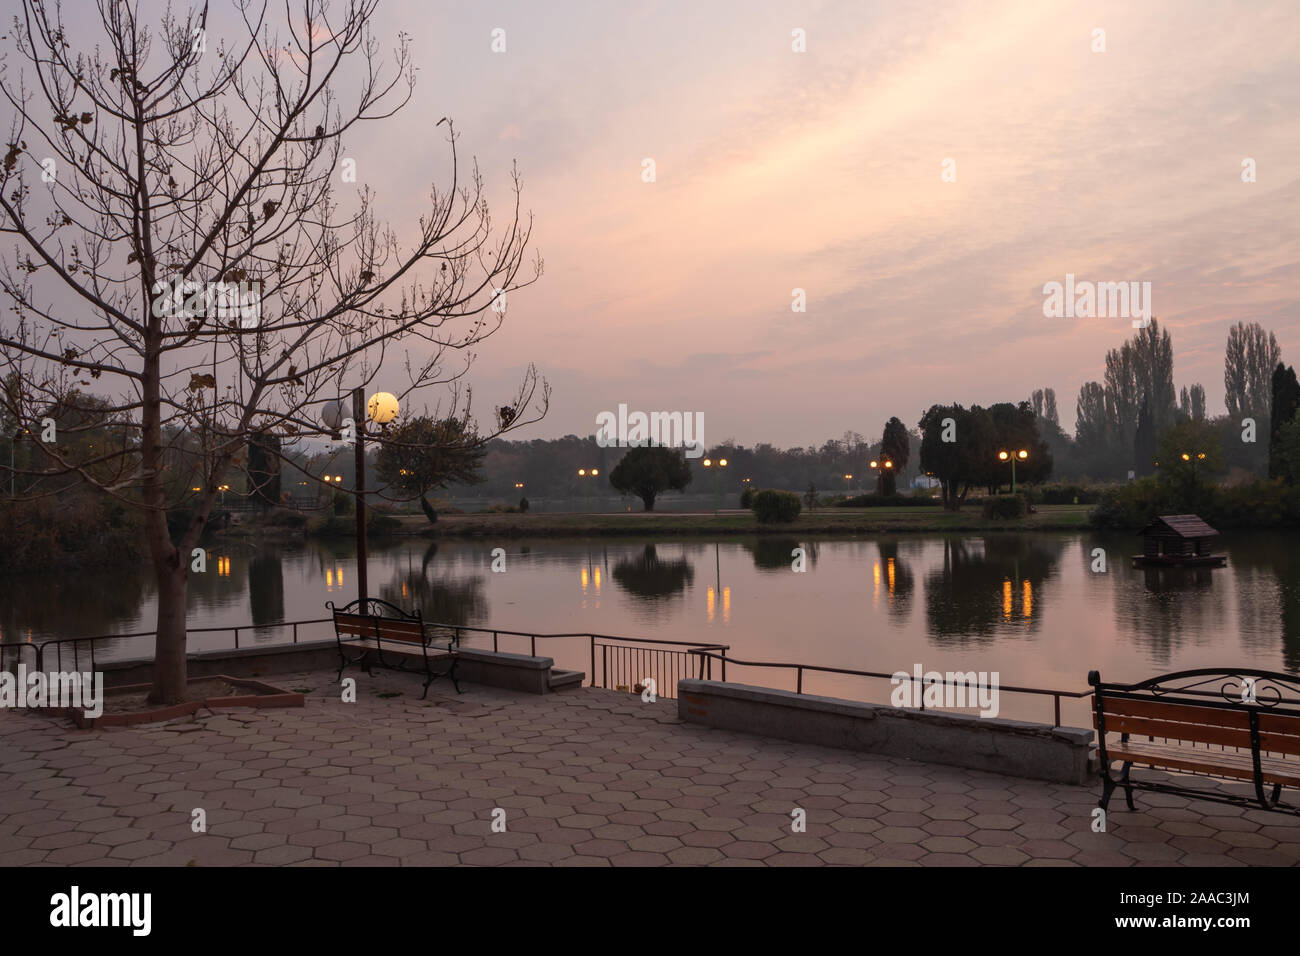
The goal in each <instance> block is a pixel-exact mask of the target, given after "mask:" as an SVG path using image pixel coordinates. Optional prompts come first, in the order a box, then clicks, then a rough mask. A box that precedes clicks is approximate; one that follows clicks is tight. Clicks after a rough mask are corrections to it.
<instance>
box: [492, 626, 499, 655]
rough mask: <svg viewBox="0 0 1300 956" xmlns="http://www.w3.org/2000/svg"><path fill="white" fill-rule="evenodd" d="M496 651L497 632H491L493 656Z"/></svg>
mask: <svg viewBox="0 0 1300 956" xmlns="http://www.w3.org/2000/svg"><path fill="white" fill-rule="evenodd" d="M497 651H498V647H497V632H496V631H493V632H492V653H494V654H495V653H496V652H497Z"/></svg>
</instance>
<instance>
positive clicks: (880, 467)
mask: <svg viewBox="0 0 1300 956" xmlns="http://www.w3.org/2000/svg"><path fill="white" fill-rule="evenodd" d="M871 469H872V471H874V472H875V473H876V494H877V495H879V496H881V497H882V498H883V497H884V495H885V472H889V473H890V474H893V471H894V462H893V459H890V458H886V459H884V460H883V461H877V460H876V459H874V458H873V459H871ZM846 477H847V476H846Z"/></svg>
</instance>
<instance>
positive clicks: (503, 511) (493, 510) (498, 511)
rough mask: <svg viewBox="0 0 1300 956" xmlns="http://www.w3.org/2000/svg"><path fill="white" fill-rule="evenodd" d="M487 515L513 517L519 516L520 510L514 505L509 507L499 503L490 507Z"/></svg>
mask: <svg viewBox="0 0 1300 956" xmlns="http://www.w3.org/2000/svg"><path fill="white" fill-rule="evenodd" d="M487 513H488V514H493V515H513V514H518V513H519V509H518V508H516V507H515V506H514V505H507V504H503V503H501V502H500V501H497V502H494V503H493V504H491V505H489V506H488V510H487Z"/></svg>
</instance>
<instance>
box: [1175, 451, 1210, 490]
mask: <svg viewBox="0 0 1300 956" xmlns="http://www.w3.org/2000/svg"><path fill="white" fill-rule="evenodd" d="M1181 457H1182V459H1183V461H1185V462H1188V463H1189V464H1190V465H1191V466H1192V484H1195V483H1196V463H1197V462H1198V461H1205V452H1203V451H1198V452H1197V453H1196V457H1195V458H1193V457H1192V456H1191V455H1189V454H1188V453H1187V452H1183V454H1182V456H1181Z"/></svg>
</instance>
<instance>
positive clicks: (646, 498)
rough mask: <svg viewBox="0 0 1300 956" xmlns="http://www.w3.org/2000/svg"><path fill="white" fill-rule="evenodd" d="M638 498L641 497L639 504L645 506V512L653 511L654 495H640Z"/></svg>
mask: <svg viewBox="0 0 1300 956" xmlns="http://www.w3.org/2000/svg"><path fill="white" fill-rule="evenodd" d="M640 497H641V503H642V504H643V505H645V510H646V511H654V510H655V496H654V495H641V496H640Z"/></svg>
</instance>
